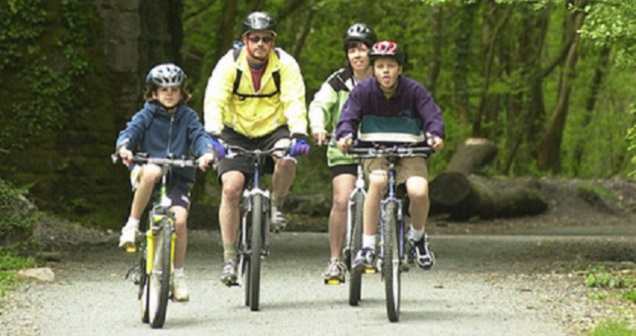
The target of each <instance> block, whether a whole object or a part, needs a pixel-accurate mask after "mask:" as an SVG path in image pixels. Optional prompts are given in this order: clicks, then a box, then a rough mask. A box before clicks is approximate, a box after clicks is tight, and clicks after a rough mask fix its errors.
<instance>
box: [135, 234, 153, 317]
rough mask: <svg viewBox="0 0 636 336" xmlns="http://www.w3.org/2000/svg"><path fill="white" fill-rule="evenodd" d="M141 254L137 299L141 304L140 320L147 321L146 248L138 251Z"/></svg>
mask: <svg viewBox="0 0 636 336" xmlns="http://www.w3.org/2000/svg"><path fill="white" fill-rule="evenodd" d="M140 253H142V254H143V255H142V256H141V258H140V261H139V274H140V277H141V278H140V279H139V294H138V299H139V302H140V305H141V322H143V323H148V322H149V321H150V317H149V315H148V274H147V273H146V248H145V246H144V248H143V249H142V251H141V252H140Z"/></svg>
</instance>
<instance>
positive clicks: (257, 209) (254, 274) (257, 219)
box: [248, 195, 263, 311]
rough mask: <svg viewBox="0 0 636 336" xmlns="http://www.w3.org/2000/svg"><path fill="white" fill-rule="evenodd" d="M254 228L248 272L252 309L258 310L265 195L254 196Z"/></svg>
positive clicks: (252, 229)
mask: <svg viewBox="0 0 636 336" xmlns="http://www.w3.org/2000/svg"><path fill="white" fill-rule="evenodd" d="M252 197H253V198H252V228H251V231H252V232H250V234H251V246H250V247H251V248H250V263H249V272H248V283H249V284H248V287H249V289H248V290H249V302H250V309H251V310H252V311H256V310H258V305H259V296H260V289H261V249H262V248H263V234H262V231H263V196H262V195H254V196H252Z"/></svg>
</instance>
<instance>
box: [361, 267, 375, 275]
mask: <svg viewBox="0 0 636 336" xmlns="http://www.w3.org/2000/svg"><path fill="white" fill-rule="evenodd" d="M363 273H364V274H375V273H378V270H377V269H376V268H375V267H366V268H365V269H364V271H363Z"/></svg>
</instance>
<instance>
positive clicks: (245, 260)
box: [239, 207, 251, 306]
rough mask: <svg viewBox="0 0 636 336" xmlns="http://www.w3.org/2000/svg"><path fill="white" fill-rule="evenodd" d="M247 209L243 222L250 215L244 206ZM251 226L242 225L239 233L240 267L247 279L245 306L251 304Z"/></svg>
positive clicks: (242, 218) (243, 213) (244, 212)
mask: <svg viewBox="0 0 636 336" xmlns="http://www.w3.org/2000/svg"><path fill="white" fill-rule="evenodd" d="M244 209H245V211H243V212H242V213H241V216H242V217H241V220H242V223H247V218H248V217H249V215H250V214H249V212H247V210H246V209H247V207H244ZM250 237H251V236H250V228H249V225H241V231H240V233H239V239H240V243H239V244H240V245H241V246H240V249H239V253H240V255H239V267H241V269H240V271H241V273H240V274H241V276H245V281H244V282H243V284H244V286H245V306H249V305H250V279H251V278H250V254H249V250H250V241H249V239H250Z"/></svg>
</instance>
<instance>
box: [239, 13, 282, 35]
mask: <svg viewBox="0 0 636 336" xmlns="http://www.w3.org/2000/svg"><path fill="white" fill-rule="evenodd" d="M252 30H269V31H271V32H272V33H273V34H274V35H276V21H274V19H273V18H272V16H271V15H269V14H268V13H266V12H253V13H251V14H250V15H248V16H247V17H246V18H245V19H243V24H242V25H241V36H243V35H245V33H247V32H249V31H252Z"/></svg>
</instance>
